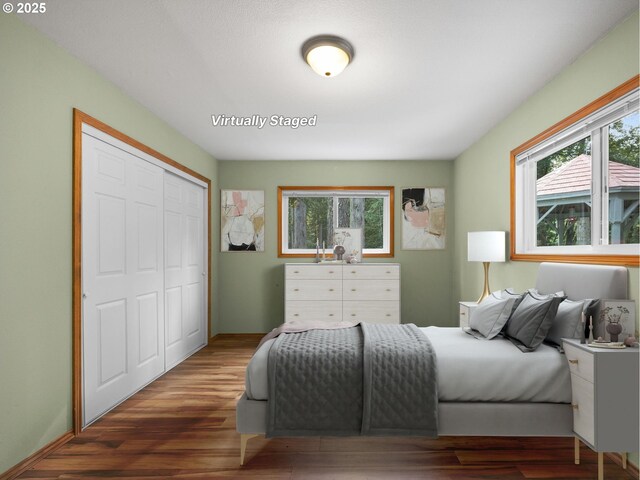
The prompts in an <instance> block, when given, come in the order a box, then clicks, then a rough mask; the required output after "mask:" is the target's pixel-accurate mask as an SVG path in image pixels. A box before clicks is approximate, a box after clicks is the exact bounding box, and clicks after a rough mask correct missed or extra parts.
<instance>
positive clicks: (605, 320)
mask: <svg viewBox="0 0 640 480" xmlns="http://www.w3.org/2000/svg"><path fill="white" fill-rule="evenodd" d="M600 304H601V308H600V315H599V316H598V317H596V318H594V324H593V327H594V332H593V336H594V337H596V338H597V337H602V338H603V339H604V340H607V341H610V342H624V340H625V338H627V337H628V336H629V335H633V334H634V333H635V318H636V302H635V301H634V300H609V299H604V300H601V301H600Z"/></svg>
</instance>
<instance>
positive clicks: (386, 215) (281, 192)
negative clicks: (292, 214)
mask: <svg viewBox="0 0 640 480" xmlns="http://www.w3.org/2000/svg"><path fill="white" fill-rule="evenodd" d="M393 193H394V187H311V186H310V187H278V204H279V212H278V213H279V215H278V233H279V248H278V256H279V257H310V256H315V254H316V250H315V249H311V248H289V245H288V243H289V242H288V239H289V222H288V218H289V201H288V200H289V198H290V197H332V198H333V211H334V212H337V211H338V200H339V199H340V198H355V197H366V198H372V197H382V199H383V206H382V209H383V217H382V238H383V246H382V248H364V249H363V251H362V254H363V256H365V257H393ZM337 222H338V216H337V215H334V225H333V227H334V228H335V229H338V228H339V227H338V226H337ZM327 248H329V245H327ZM327 253H328V254H329V255H333V252H332V251H328V252H327Z"/></svg>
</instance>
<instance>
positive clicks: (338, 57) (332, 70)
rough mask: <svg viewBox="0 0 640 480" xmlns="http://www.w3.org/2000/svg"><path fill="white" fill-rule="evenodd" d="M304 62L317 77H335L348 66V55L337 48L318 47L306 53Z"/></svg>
mask: <svg viewBox="0 0 640 480" xmlns="http://www.w3.org/2000/svg"><path fill="white" fill-rule="evenodd" d="M306 60H307V63H308V64H309V65H310V66H311V68H313V71H314V72H316V73H317V74H318V75H321V76H323V77H335V76H336V75H339V74H340V73H341V72H342V71H343V70H344V69H345V68H346V66H347V65H348V64H349V55H348V54H347V52H345V51H344V50H342V49H341V48H338V47H337V46H333V45H320V46H318V47H315V48H313V49H311V50H310V51H309V53H307V57H306Z"/></svg>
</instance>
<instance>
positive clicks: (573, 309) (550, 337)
mask: <svg viewBox="0 0 640 480" xmlns="http://www.w3.org/2000/svg"><path fill="white" fill-rule="evenodd" d="M590 303H591V300H578V301H575V302H574V301H573V300H565V301H564V302H562V303H561V304H560V305H558V312H557V313H556V318H555V319H554V320H553V323H552V324H551V328H550V329H549V333H547V341H549V342H551V343H555V344H556V345H559V346H562V339H563V338H580V329H581V328H582V311H583V310H584V309H585V308H586V307H587V306H588V305H589V304H590Z"/></svg>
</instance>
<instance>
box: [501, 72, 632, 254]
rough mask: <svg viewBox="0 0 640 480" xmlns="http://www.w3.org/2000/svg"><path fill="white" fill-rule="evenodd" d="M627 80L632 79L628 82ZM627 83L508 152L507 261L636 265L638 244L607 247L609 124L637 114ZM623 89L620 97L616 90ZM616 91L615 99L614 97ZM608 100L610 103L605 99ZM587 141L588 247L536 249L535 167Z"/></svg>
mask: <svg viewBox="0 0 640 480" xmlns="http://www.w3.org/2000/svg"><path fill="white" fill-rule="evenodd" d="M632 80H633V79H632ZM637 85H638V83H637V77H636V79H635V84H634V83H633V82H631V81H629V82H626V83H625V84H623V85H621V86H620V87H618V89H616V90H614V91H613V92H609V94H607V95H605V96H603V97H601V98H600V99H598V100H596V101H595V102H593V103H592V104H590V105H587V106H586V107H585V108H583V109H582V110H580V111H578V112H576V113H575V114H574V115H572V116H570V117H568V118H567V119H565V120H563V121H562V122H560V123H558V124H557V125H555V126H554V127H551V128H550V129H549V130H548V131H546V132H544V133H542V134H540V135H539V136H537V137H535V138H534V139H532V140H530V141H528V142H526V143H525V144H523V145H521V146H520V147H518V148H517V149H515V150H513V151H512V152H511V169H512V170H511V171H512V182H511V189H512V191H511V194H512V202H511V208H512V214H511V222H512V225H511V259H512V260H530V261H542V260H552V261H553V260H556V261H558V260H561V261H570V262H575V263H602V264H622V265H638V258H639V256H638V254H639V253H640V245H638V244H623V245H611V244H609V218H608V215H609V205H608V202H609V196H608V193H607V192H608V179H609V172H608V162H605V161H604V159H608V148H609V144H608V139H609V127H608V126H609V125H610V124H611V123H613V122H615V121H616V120H619V119H620V118H623V117H625V116H627V115H629V114H630V113H632V112H634V111H638V106H639V96H640V95H639V90H638V87H637ZM620 89H623V90H622V92H621V93H620V92H619V90H620ZM615 93H618V95H615ZM611 98H613V100H611ZM589 136H590V137H591V161H592V186H591V245H575V246H574V245H572V246H537V202H536V181H537V171H536V164H537V162H538V161H539V160H542V159H544V158H546V157H548V156H549V155H551V154H553V153H555V152H557V151H559V150H562V149H563V148H565V147H567V146H569V145H571V144H573V143H575V142H577V141H579V140H581V139H583V138H586V137H589Z"/></svg>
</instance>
